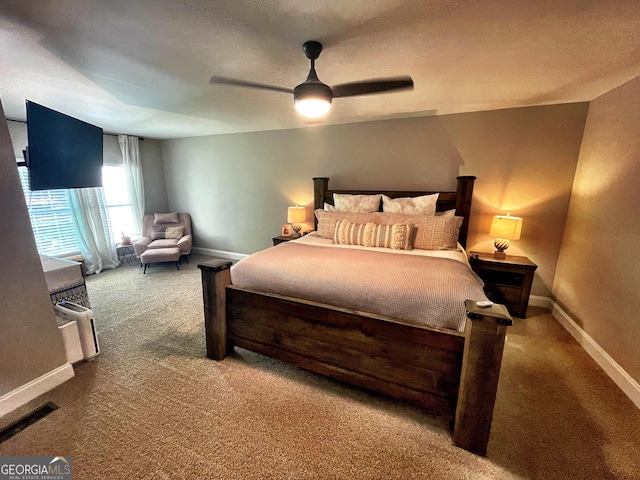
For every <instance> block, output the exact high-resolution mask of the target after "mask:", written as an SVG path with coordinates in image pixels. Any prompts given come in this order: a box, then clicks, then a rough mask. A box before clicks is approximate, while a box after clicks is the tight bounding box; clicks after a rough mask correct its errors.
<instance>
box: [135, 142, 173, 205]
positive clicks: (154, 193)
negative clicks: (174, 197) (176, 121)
mask: <svg viewBox="0 0 640 480" xmlns="http://www.w3.org/2000/svg"><path fill="white" fill-rule="evenodd" d="M138 145H139V148H140V159H141V160H142V176H143V177H144V205H145V211H146V213H155V212H168V211H169V201H168V200H167V186H166V184H165V180H164V167H163V166H162V156H161V154H160V141H159V140H151V139H148V138H147V139H144V140H141V141H139V142H138Z"/></svg>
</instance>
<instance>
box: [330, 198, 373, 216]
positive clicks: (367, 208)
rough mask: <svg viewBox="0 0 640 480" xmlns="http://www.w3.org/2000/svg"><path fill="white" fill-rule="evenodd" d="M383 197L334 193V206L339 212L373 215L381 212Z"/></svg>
mask: <svg viewBox="0 0 640 480" xmlns="http://www.w3.org/2000/svg"><path fill="white" fill-rule="evenodd" d="M380 197H382V195H380V194H377V195H351V194H348V193H334V194H333V205H334V207H335V209H336V211H338V212H362V213H371V212H377V211H378V210H380Z"/></svg>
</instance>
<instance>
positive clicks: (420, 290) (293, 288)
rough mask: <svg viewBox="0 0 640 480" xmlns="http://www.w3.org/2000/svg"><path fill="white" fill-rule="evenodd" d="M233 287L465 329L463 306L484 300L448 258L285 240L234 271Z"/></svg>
mask: <svg viewBox="0 0 640 480" xmlns="http://www.w3.org/2000/svg"><path fill="white" fill-rule="evenodd" d="M231 280H232V283H233V284H234V285H237V286H239V287H242V288H247V289H251V290H255V291H261V292H266V293H277V294H280V295H285V296H289V297H295V298H301V299H305V300H312V301H316V302H320V303H325V304H329V305H334V306H339V307H344V308H350V309H354V310H359V311H362V312H368V313H375V314H379V315H386V316H390V317H393V318H396V319H399V320H403V321H407V322H410V323H416V324H421V325H429V326H435V327H443V328H448V329H453V330H456V331H459V332H461V331H463V330H464V321H465V310H464V301H465V300H466V299H471V300H486V296H485V294H484V292H483V290H482V282H481V280H479V279H478V277H477V276H476V275H475V274H474V273H473V272H472V270H471V269H470V268H469V266H468V265H466V264H464V263H462V262H460V261H457V260H452V259H448V258H437V257H428V256H419V255H399V254H395V253H393V252H392V251H391V250H387V249H380V251H369V250H355V249H354V250H351V249H348V248H339V249H336V248H328V247H322V246H314V245H305V244H300V243H297V242H288V243H284V244H281V245H278V246H277V247H273V248H268V249H266V250H263V251H260V252H257V253H254V254H253V255H250V256H249V257H246V258H244V259H243V260H241V261H240V262H238V263H237V264H236V265H234V266H233V268H232V269H231Z"/></svg>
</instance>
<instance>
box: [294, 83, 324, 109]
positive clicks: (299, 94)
mask: <svg viewBox="0 0 640 480" xmlns="http://www.w3.org/2000/svg"><path fill="white" fill-rule="evenodd" d="M332 98H333V93H332V92H331V87H329V86H328V85H325V84H324V83H322V82H320V81H317V80H316V81H309V80H307V81H306V82H303V83H301V84H300V85H298V86H297V87H296V88H294V89H293V101H294V103H295V105H296V110H298V112H300V113H301V114H302V115H304V116H305V117H309V118H318V117H321V116H323V115H324V114H326V113H327V112H328V111H329V108H331V99H332Z"/></svg>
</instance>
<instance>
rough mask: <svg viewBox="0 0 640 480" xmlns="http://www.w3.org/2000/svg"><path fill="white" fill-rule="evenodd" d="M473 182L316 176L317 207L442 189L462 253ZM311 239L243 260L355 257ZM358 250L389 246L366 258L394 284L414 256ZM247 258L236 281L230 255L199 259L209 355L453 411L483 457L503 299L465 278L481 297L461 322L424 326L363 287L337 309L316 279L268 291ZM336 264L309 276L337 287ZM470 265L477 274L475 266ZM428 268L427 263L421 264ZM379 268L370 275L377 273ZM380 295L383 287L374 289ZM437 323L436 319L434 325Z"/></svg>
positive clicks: (468, 301) (467, 441) (457, 431)
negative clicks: (260, 357)
mask: <svg viewBox="0 0 640 480" xmlns="http://www.w3.org/2000/svg"><path fill="white" fill-rule="evenodd" d="M474 181H475V177H470V176H465V177H458V178H457V189H456V191H455V192H424V191H421V192H407V191H375V192H371V191H357V190H331V189H329V179H328V178H324V177H323V178H314V207H315V209H323V208H324V207H325V204H332V203H333V198H334V194H360V195H369V194H373V193H376V194H385V195H387V196H388V197H390V198H392V199H395V198H400V197H421V196H424V195H430V194H433V193H439V196H438V201H437V211H438V212H440V213H444V212H447V211H451V210H452V209H455V216H458V217H462V224H461V226H460V229H459V237H458V239H457V241H458V244H459V246H460V247H462V248H461V250H462V252H464V250H463V248H464V247H465V245H466V240H467V232H468V228H469V214H470V211H471V198H472V193H473V183H474ZM317 227H318V224H317V219H316V228H317ZM321 228H322V226H321ZM318 233H320V232H318ZM314 241H315V240H306V239H305V240H304V241H300V242H287V243H284V244H281V245H278V246H276V247H272V248H270V249H267V250H268V251H264V253H263V252H257V253H256V254H254V255H251V256H249V257H247V259H245V260H246V261H247V262H246V263H250V262H254V261H255V262H258V264H259V262H260V259H261V258H262V257H263V256H270V255H276V257H277V256H278V255H280V256H281V258H293V257H292V256H291V255H293V254H294V253H296V252H297V251H306V252H311V251H317V249H324V250H322V253H321V254H318V255H317V256H318V257H324V258H326V259H331V261H334V264H333V265H337V264H339V263H341V262H342V261H343V256H344V257H345V258H346V256H347V255H350V254H349V253H346V252H343V250H346V249H342V250H331V249H330V248H329V246H328V245H313V243H314ZM314 249H316V250H314ZM361 250H385V251H384V252H381V251H372V252H366V253H360V254H359V255H367V257H366V262H367V263H366V265H369V266H370V265H376V267H375V268H373V269H371V270H374V271H375V270H378V271H379V272H380V273H383V274H384V275H382V276H385V277H387V276H391V277H390V278H391V282H392V284H393V282H396V281H397V278H400V277H403V276H406V275H405V274H404V273H400V274H397V275H396V277H393V276H392V274H394V272H393V271H392V270H394V269H395V267H394V266H393V265H392V264H394V263H397V264H403V263H404V262H405V258H406V262H409V261H411V262H413V261H414V260H408V257H409V255H406V256H404V257H402V259H401V260H397V259H399V258H400V257H394V260H393V261H390V260H389V258H390V257H389V255H392V256H393V255H399V254H398V253H390V252H388V251H387V250H388V249H367V248H361V249H359V251H361ZM333 252H336V253H333ZM296 254H297V253H296ZM376 255H377V256H376ZM371 256H372V257H371ZM444 256H445V257H446V256H447V255H446V254H445V255H444ZM370 257H371V258H373V259H374V260H375V261H376V262H377V261H378V259H379V260H380V263H379V264H378V263H370V262H371V261H374V260H371V259H370ZM411 257H412V258H413V257H415V256H414V255H411ZM436 257H438V256H437V255H436ZM363 258H365V257H363ZM429 258H430V259H429V260H424V259H422V258H421V259H420V260H417V261H419V262H431V263H433V262H436V263H438V262H440V263H442V262H453V263H449V264H447V268H448V269H453V267H454V266H455V265H457V264H458V263H464V262H466V254H465V255H464V259H463V260H455V259H446V260H445V259H441V258H436V259H435V260H433V259H431V257H429ZM249 259H251V260H250V261H249ZM245 260H242V261H241V262H239V264H238V265H235V266H234V267H233V271H234V273H233V276H234V277H236V279H237V283H239V285H236V284H234V283H232V272H231V262H229V261H227V260H221V259H215V260H212V261H210V262H206V263H203V264H200V265H198V267H199V268H200V270H201V273H202V288H203V299H204V319H205V334H206V347H207V356H208V357H209V358H212V359H215V360H219V361H221V360H223V359H224V358H225V357H226V356H228V355H230V354H232V353H233V350H234V347H235V346H237V347H240V348H245V349H248V350H252V351H255V352H258V353H261V354H264V355H267V356H269V357H273V358H277V359H280V360H283V361H285V362H289V363H291V364H293V365H296V366H299V367H301V368H304V369H307V370H310V371H313V372H316V373H320V374H322V375H326V376H328V377H331V378H334V379H337V380H340V381H344V382H347V383H350V384H353V385H356V386H359V387H362V388H365V389H369V390H372V391H375V392H379V393H382V394H385V395H389V396H391V397H393V398H397V399H400V400H403V401H407V402H410V403H412V404H415V405H417V406H419V407H421V408H422V409H424V410H425V411H427V412H429V413H430V414H433V415H449V416H450V417H451V419H452V437H453V443H454V444H455V445H457V446H460V447H462V448H464V449H466V450H469V451H471V452H473V453H476V454H479V455H485V454H486V450H487V444H488V441H489V433H490V428H491V420H492V416H493V407H494V403H495V395H496V390H497V383H498V376H499V372H500V365H501V362H502V352H503V347H504V341H505V334H506V328H507V327H508V326H509V325H510V324H511V323H512V322H511V317H510V316H509V314H508V312H507V310H506V308H504V306H502V305H492V306H491V307H489V308H479V307H478V306H477V305H476V303H475V301H476V300H481V299H486V297H484V294H483V293H482V285H481V283H480V282H479V281H478V282H479V283H478V284H477V285H473V281H471V280H467V279H465V280H464V281H463V282H462V283H464V286H463V287H461V290H460V292H462V293H458V294H457V295H465V294H468V295H469V296H471V297H474V298H468V297H467V298H464V297H461V298H460V299H459V300H457V301H458V302H459V307H458V306H456V307H455V309H459V313H456V315H454V316H455V319H454V322H458V323H457V324H453V325H449V324H446V323H445V324H444V325H445V326H442V325H441V324H439V323H438V321H439V320H440V318H439V317H441V316H442V314H441V313H438V314H437V315H431V317H434V318H432V319H430V320H427V321H426V323H425V322H423V323H421V322H419V321H418V322H416V321H413V320H411V321H408V320H407V319H406V318H401V317H404V316H405V310H404V309H402V305H400V307H398V308H400V310H399V311H402V313H397V314H396V310H388V309H384V308H386V307H384V306H383V307H381V308H383V309H382V310H376V309H374V308H369V307H368V305H369V299H365V300H362V299H359V298H358V295H364V293H362V292H358V293H357V294H353V295H351V297H352V298H351V299H352V300H353V301H354V302H355V303H347V304H343V305H346V306H343V305H341V306H336V305H335V303H336V302H338V300H336V301H333V297H332V300H331V301H326V300H324V299H325V298H326V296H325V297H322V296H321V297H317V298H316V296H315V292H314V291H313V290H314V288H313V285H314V284H313V283H311V287H309V285H307V287H308V288H307V291H305V292H300V293H298V294H296V293H292V292H293V291H291V292H290V291H289V290H286V288H285V290H279V289H278V288H280V287H277V288H275V284H277V283H278V282H276V281H275V280H274V281H273V284H274V285H273V286H274V288H271V284H270V283H269V284H268V288H267V287H265V286H263V287H260V286H255V285H254V284H253V283H251V282H248V283H247V281H246V278H244V274H243V273H242V272H243V269H242V268H240V264H244V263H245ZM291 262H293V261H292V260H291V261H289V262H285V263H284V264H283V263H280V269H281V270H286V271H287V272H290V273H291V272H293V271H295V270H297V267H298V265H300V266H302V263H304V260H303V261H302V263H300V264H295V263H291ZM431 263H429V265H431ZM364 264H365V263H364V262H363V265H364ZM454 264H455V265H454ZM328 265H329V266H328ZM330 265H331V264H326V263H325V264H323V263H322V262H321V261H320V263H318V264H316V263H314V264H312V266H311V270H305V271H304V273H303V274H302V275H303V278H311V277H318V278H317V280H318V282H319V283H322V284H324V283H329V285H330V284H331V282H332V281H333V280H332V279H331V278H330V277H329V276H327V275H329V274H330V273H331V272H330V271H331V270H334V268H333V267H331V266H330ZM425 265H426V264H425ZM289 267H291V268H289ZM316 267H317V270H316V271H315V272H314V270H313V269H314V268H316ZM363 268H365V269H366V268H367V267H363ZM368 268H370V267H368ZM429 268H430V267H429ZM455 268H458V267H455ZM460 268H462V267H460ZM464 268H465V269H468V271H469V272H471V269H470V268H469V267H468V264H467V265H466V266H465V267H464ZM427 269H428V268H427V267H424V268H422V269H418V270H427ZM335 270H336V271H339V272H340V275H343V274H344V271H341V270H339V269H338V268H335ZM328 271H329V272H328ZM374 271H372V272H371V273H372V274H373V273H375V272H374ZM265 272H266V271H265ZM362 273H363V272H361V274H362ZM470 275H473V274H472V273H470ZM257 276H258V277H259V276H260V274H258V275H257ZM264 276H265V277H267V278H276V277H278V276H279V278H280V279H281V282H282V283H284V284H285V286H286V285H287V281H289V280H290V281H289V284H295V283H303V282H301V281H300V279H299V278H296V277H295V276H291V275H289V274H287V273H285V274H278V273H277V272H272V273H270V274H267V273H265V274H264ZM371 276H373V275H371ZM341 278H342V277H341ZM412 278H413V277H412ZM270 282H271V280H270ZM256 285H257V284H256ZM336 285H338V284H336ZM478 287H479V289H478ZM338 290H339V288H334V290H333V293H337V292H338ZM383 295H384V293H381V294H375V295H373V296H383ZM336 296H337V295H336ZM389 298H391V297H389ZM382 303H385V302H382ZM386 303H396V304H397V303H398V302H390V301H389V302H386ZM401 303H402V302H401ZM406 303H407V304H409V303H410V301H409V300H407V301H406ZM361 305H367V306H363V307H361ZM419 305H425V304H420V303H419V304H418V306H419ZM426 305H427V306H426V307H425V308H424V310H425V311H426V310H429V309H430V308H432V307H431V304H426ZM395 306H396V307H397V305H395ZM453 309H454V307H451V310H453ZM441 311H442V310H439V312H441ZM399 317H400V318H399ZM432 320H435V322H436V323H435V324H434V323H432ZM447 321H450V319H449V320H447Z"/></svg>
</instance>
